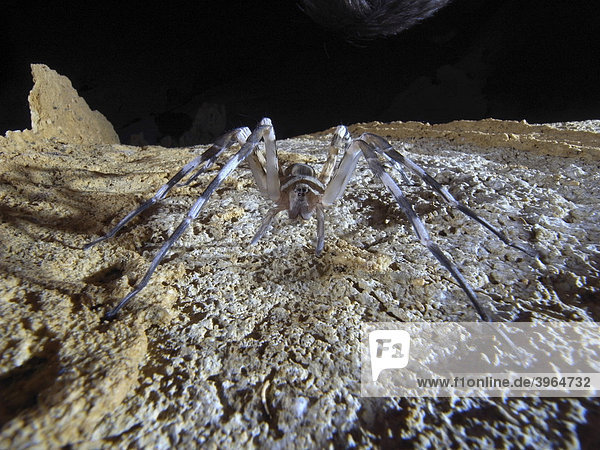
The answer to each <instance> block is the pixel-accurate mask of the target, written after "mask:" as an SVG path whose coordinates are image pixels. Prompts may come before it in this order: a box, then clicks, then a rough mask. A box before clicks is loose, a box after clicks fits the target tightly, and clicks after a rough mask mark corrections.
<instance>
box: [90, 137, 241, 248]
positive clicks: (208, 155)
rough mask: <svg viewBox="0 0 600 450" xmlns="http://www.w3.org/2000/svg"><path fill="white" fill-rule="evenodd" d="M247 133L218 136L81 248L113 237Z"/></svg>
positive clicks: (210, 163)
mask: <svg viewBox="0 0 600 450" xmlns="http://www.w3.org/2000/svg"><path fill="white" fill-rule="evenodd" d="M249 134H250V130H249V129H248V128H237V129H235V130H233V131H230V132H229V133H227V134H224V135H223V136H221V137H220V138H218V139H217V140H216V141H215V143H214V144H213V145H212V146H211V147H210V148H209V149H207V150H206V151H205V152H204V153H202V154H201V155H200V156H198V157H196V158H194V159H193V160H192V161H190V162H189V163H187V164H186V165H185V166H183V168H182V169H181V170H180V171H179V172H177V173H176V174H175V176H173V178H171V179H170V180H169V181H168V182H167V183H166V184H164V185H163V186H161V187H160V189H159V190H158V191H157V192H156V194H154V196H153V197H152V198H150V199H148V200H146V201H145V202H144V203H142V204H141V205H140V206H139V207H138V208H137V209H135V210H133V211H131V212H130V213H129V214H127V215H126V216H125V217H123V218H122V219H121V220H120V221H119V223H118V224H116V225H115V226H114V228H112V229H111V230H110V231H109V232H108V233H106V234H105V235H104V236H102V237H100V238H98V239H96V240H94V241H92V242H90V243H88V244H86V245H84V246H83V249H84V250H87V249H88V248H90V247H93V246H94V245H96V244H98V243H99V242H102V241H105V240H106V239H110V238H111V237H113V236H114V235H115V234H117V233H118V231H119V230H120V229H121V228H123V227H124V226H125V225H127V223H129V222H130V221H131V220H132V219H133V218H134V217H136V216H137V215H138V214H140V213H142V212H144V211H145V210H147V209H148V208H150V207H151V206H152V205H154V204H155V203H156V202H158V201H160V200H162V199H163V198H165V197H166V195H167V194H168V193H169V191H170V190H171V189H172V188H173V187H174V186H181V185H188V184H189V183H190V182H191V181H192V180H193V179H195V178H196V177H197V176H198V175H200V174H201V173H203V172H205V171H206V170H208V169H209V168H210V167H211V166H212V165H213V163H214V162H215V161H216V159H217V158H218V157H219V155H220V154H222V153H223V152H224V151H225V150H227V149H228V148H230V147H231V146H232V145H234V144H235V143H236V142H239V143H240V144H243V143H244V142H246V139H247V138H248V135H249ZM200 165H201V167H200V168H199V169H198V171H197V172H196V173H195V174H194V175H192V176H191V177H190V179H189V180H188V181H186V182H185V183H183V184H181V185H179V184H177V183H178V182H179V181H180V180H182V179H183V178H184V177H185V176H186V175H187V174H188V173H190V172H191V171H192V170H194V169H195V168H196V167H198V166H200Z"/></svg>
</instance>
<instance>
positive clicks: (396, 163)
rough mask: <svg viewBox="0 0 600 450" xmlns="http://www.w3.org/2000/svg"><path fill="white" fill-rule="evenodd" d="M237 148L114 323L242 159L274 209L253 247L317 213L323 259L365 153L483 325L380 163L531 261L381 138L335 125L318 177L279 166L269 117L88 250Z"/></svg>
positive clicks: (198, 162)
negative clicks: (281, 220) (331, 220)
mask: <svg viewBox="0 0 600 450" xmlns="http://www.w3.org/2000/svg"><path fill="white" fill-rule="evenodd" d="M261 141H263V142H264V151H262V150H261V148H260V146H259V144H260V142H261ZM236 144H239V145H241V148H240V149H239V150H238V152H237V153H235V155H234V156H232V157H231V158H230V159H229V160H228V161H227V162H226V163H225V164H224V165H223V167H222V168H221V169H220V170H219V171H218V173H217V175H216V176H215V177H214V178H213V179H212V181H211V182H210V183H209V185H208V186H207V187H206V189H205V190H204V192H202V195H200V197H199V198H198V199H197V200H196V201H195V202H194V204H193V205H192V207H191V208H190V210H189V211H188V213H187V215H186V217H185V218H184V219H183V220H182V222H181V223H180V224H179V226H178V227H177V228H176V229H175V231H174V232H173V233H172V234H171V236H169V238H168V239H167V240H166V241H165V242H164V243H163V245H162V247H161V248H160V250H159V251H158V253H157V254H156V255H155V256H154V259H153V260H152V263H151V264H150V267H149V268H148V270H147V271H146V274H145V275H144V277H143V278H142V280H141V281H140V282H139V283H138V284H137V285H136V286H135V287H134V289H133V290H132V291H131V292H130V293H129V294H127V295H126V296H125V297H124V298H123V299H122V300H121V301H120V302H119V304H118V305H117V306H116V307H115V308H113V309H112V310H111V311H109V312H108V313H107V314H106V315H105V318H106V319H113V318H115V317H116V315H117V314H118V312H119V311H120V310H121V308H123V307H124V306H125V305H126V304H127V303H129V301H131V299H133V298H134V297H135V296H136V295H137V294H138V293H139V292H140V291H141V290H142V289H143V288H144V287H145V286H146V285H147V284H148V282H149V281H150V278H151V277H152V274H153V273H154V271H155V270H156V268H157V266H158V264H159V263H160V261H161V260H162V259H163V258H164V256H165V254H166V253H167V252H168V251H169V249H170V248H171V247H172V246H173V244H174V243H175V242H176V241H177V240H178V239H179V237H180V236H181V235H182V234H183V233H184V232H185V230H186V229H187V228H188V227H189V225H190V224H191V223H192V221H193V220H194V219H196V218H197V217H198V214H199V213H200V211H201V210H202V207H203V206H204V204H205V203H206V202H207V201H208V199H209V198H210V196H211V195H212V193H213V192H214V191H215V190H216V189H217V188H218V187H219V185H220V184H221V183H222V182H223V180H224V179H225V178H227V177H228V176H229V175H230V174H231V173H232V172H233V171H234V170H235V169H236V168H237V167H238V166H239V165H240V164H241V163H242V162H243V161H248V165H249V166H250V170H251V171H252V175H253V177H254V181H255V182H256V186H257V187H258V190H259V191H260V192H261V194H262V195H263V196H264V197H266V198H268V199H269V200H271V201H272V202H274V203H275V206H273V207H272V208H271V209H270V210H269V212H268V213H267V215H266V216H265V218H264V219H263V221H262V224H261V225H260V227H259V228H258V231H257V232H256V234H255V235H254V237H253V239H252V242H251V244H255V243H256V242H257V241H258V240H259V239H260V238H261V237H262V236H263V235H264V234H265V232H266V231H267V229H268V228H269V225H270V224H271V222H272V220H273V219H274V218H275V216H276V215H277V214H278V213H280V212H281V211H284V210H285V211H287V212H288V215H289V217H290V218H291V219H303V220H307V219H310V218H311V217H312V216H313V215H315V216H316V219H317V243H316V248H315V250H316V253H317V255H319V254H321V252H322V251H323V247H324V242H325V208H327V207H330V206H332V205H333V204H334V203H335V202H336V200H338V199H339V198H340V197H341V196H342V194H343V193H344V190H345V188H346V185H347V184H348V181H349V180H350V177H351V176H352V174H353V172H354V169H355V168H356V164H357V163H358V160H359V158H360V156H361V155H363V156H364V158H365V159H366V161H367V164H368V166H369V168H370V169H371V171H372V172H373V173H374V174H375V175H376V176H377V177H378V178H379V179H380V180H381V182H382V183H383V184H384V185H385V187H386V188H387V189H388V190H389V191H390V192H391V194H392V196H393V197H394V199H395V200H396V202H397V204H398V206H399V207H400V209H401V210H402V212H403V213H404V214H406V216H407V217H408V219H409V220H410V222H411V224H412V226H413V228H414V231H415V234H416V235H417V238H418V239H419V240H420V241H421V243H422V244H423V245H425V246H426V247H427V248H428V249H429V251H430V252H431V253H432V254H433V256H435V258H436V259H437V260H438V261H439V262H440V264H441V265H442V266H444V267H445V268H446V269H447V270H448V271H449V272H450V274H451V275H452V276H453V277H454V279H455V280H456V281H457V282H458V284H459V285H460V287H461V288H462V289H463V291H464V292H465V293H466V294H467V297H468V298H469V300H470V301H471V303H472V304H473V307H474V308H475V310H476V311H477V313H478V314H479V316H480V317H481V318H482V319H483V320H484V321H488V322H490V321H491V318H490V316H489V315H488V314H487V313H486V312H485V311H484V309H483V308H482V307H481V305H480V304H479V301H478V299H477V295H476V294H475V292H474V291H473V289H472V288H471V286H470V285H469V283H468V282H467V280H466V279H465V278H464V277H463V275H462V274H461V272H460V271H459V270H458V268H457V267H456V265H455V264H454V263H453V262H452V261H451V260H450V259H449V258H448V257H447V256H446V255H445V254H444V253H443V252H442V251H441V249H440V248H439V247H438V246H437V245H436V244H435V243H434V242H433V241H431V239H430V238H429V233H428V232H427V229H426V228H425V225H424V223H423V222H422V221H421V219H420V218H419V217H418V216H417V214H416V213H415V211H414V209H413V207H412V205H411V204H410V203H409V202H408V200H407V198H406V197H405V196H404V194H403V193H402V190H401V189H400V186H399V185H398V183H397V182H396V181H395V180H394V179H393V178H392V177H391V175H390V174H389V173H388V171H387V170H386V168H385V166H384V163H382V161H381V160H382V159H383V160H384V161H386V162H387V163H391V165H392V166H393V167H394V169H396V170H397V171H398V172H399V173H400V175H401V177H402V178H403V179H404V180H405V181H408V178H407V176H406V174H405V173H404V171H403V168H408V169H410V170H411V171H413V172H414V173H415V174H416V175H418V176H419V177H420V178H421V179H422V180H423V181H424V182H425V183H426V184H427V185H429V186H430V187H431V188H432V189H433V190H434V191H435V192H436V193H438V194H439V195H440V196H441V197H442V198H443V199H444V201H446V202H447V203H449V204H450V205H451V206H453V207H454V208H456V209H458V210H459V211H461V212H462V213H464V214H466V215H467V216H469V217H471V218H472V219H474V220H476V221H477V222H479V223H480V224H481V225H483V226H484V227H485V228H487V229H488V230H489V231H491V232H492V233H494V234H495V235H496V236H497V237H498V238H500V239H501V240H502V241H503V242H504V243H505V244H507V245H509V246H511V247H514V248H517V249H519V250H521V251H523V252H525V253H527V254H529V255H531V256H534V253H533V251H532V250H530V249H528V248H525V247H523V246H520V245H518V244H516V243H514V242H511V241H510V240H509V239H508V238H507V237H506V236H505V234H504V233H503V232H502V231H500V230H497V229H496V228H494V227H493V226H492V225H491V224H490V223H489V222H487V221H486V220H485V219H483V218H481V217H479V216H478V215H477V214H476V213H475V212H474V211H472V210H471V209H469V208H467V207H466V206H465V205H463V204H461V203H460V202H458V201H457V200H456V199H455V198H454V197H453V196H452V195H451V194H450V192H449V191H448V190H447V189H446V188H445V187H443V186H442V185H440V184H439V183H438V182H437V181H436V180H435V179H434V178H433V177H431V176H430V175H429V174H428V173H427V172H425V170H423V169H422V168H421V167H420V166H418V165H417V164H415V163H414V162H413V161H412V160H410V159H409V158H407V157H406V156H403V155H401V154H400V153H398V152H397V151H396V150H395V149H394V148H393V147H392V145H391V144H389V143H388V142H387V141H386V140H385V139H384V138H382V137H380V136H377V135H375V134H372V133H363V134H362V135H361V136H359V137H358V138H356V139H352V138H351V136H350V133H349V132H348V130H347V128H346V127H345V126H338V127H337V129H336V131H335V133H334V135H333V139H332V141H331V144H330V146H329V151H328V155H327V160H326V162H325V164H324V165H323V168H322V169H321V172H320V173H319V174H318V175H317V174H316V173H315V170H314V169H313V168H312V167H311V166H309V165H307V164H300V163H296V164H292V165H290V166H288V167H287V168H285V169H282V168H281V167H280V166H279V160H278V157H277V148H276V143H275V131H274V129H273V125H272V124H271V120H270V119H267V118H265V119H262V120H261V122H260V123H259V125H258V126H257V127H256V128H255V129H254V131H252V132H250V129H249V128H246V127H244V128H237V129H235V130H232V131H230V132H229V133H226V134H224V135H223V136H221V137H219V138H218V139H217V140H216V141H215V143H214V144H213V145H212V146H211V147H210V148H209V149H208V150H206V151H205V152H204V153H202V154H201V155H200V156H198V157H196V158H195V159H193V160H192V161H190V162H189V163H187V164H186V165H185V166H184V167H183V168H182V169H181V170H180V171H179V172H177V174H175V176H173V178H171V179H170V180H169V181H168V182H167V183H166V184H165V185H163V186H162V187H161V188H160V189H159V190H158V191H157V192H156V194H155V195H154V196H153V197H152V198H150V199H149V200H146V201H145V202H144V203H142V205H140V206H139V207H138V208H137V209H135V210H134V211H131V212H130V213H129V214H127V215H126V216H125V217H124V218H123V219H121V221H120V222H119V223H117V225H116V226H115V227H114V228H112V229H111V230H110V231H109V232H108V233H106V234H105V235H104V236H102V237H100V238H98V239H96V240H95V241H93V242H90V243H89V244H87V245H85V246H84V249H88V248H90V247H92V246H93V245H95V244H97V243H99V242H101V241H104V240H105V239H108V238H111V237H112V236H114V235H115V234H116V233H117V232H118V231H119V230H120V229H121V228H123V226H125V225H126V224H127V223H128V222H129V221H130V220H131V219H133V218H134V217H135V216H137V215H138V214H140V213H141V212H142V211H145V210H146V209H148V208H149V207H150V206H152V205H153V204H154V203H156V202H158V201H160V200H162V199H163V198H164V197H165V196H166V195H167V193H168V192H169V191H170V190H171V189H172V188H173V187H174V186H181V185H188V184H190V183H191V182H192V181H193V180H194V179H195V178H196V177H197V176H198V175H200V174H202V173H203V172H205V171H206V170H208V169H209V168H210V167H211V166H212V165H213V164H214V162H215V161H216V159H217V158H218V157H219V155H221V154H222V153H223V152H225V151H226V150H227V149H229V148H231V147H232V146H234V145H236ZM341 151H343V152H344V154H343V157H342V159H341V160H340V162H339V164H338V165H337V167H336V162H337V156H338V153H340V152H341ZM195 169H197V170H196V172H195V173H194V174H193V175H191V176H190V177H189V178H188V179H187V181H185V183H180V182H181V180H182V179H184V178H185V177H186V176H187V175H188V174H190V173H191V172H192V171H193V170H195Z"/></svg>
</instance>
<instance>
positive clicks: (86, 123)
mask: <svg viewBox="0 0 600 450" xmlns="http://www.w3.org/2000/svg"><path fill="white" fill-rule="evenodd" d="M31 73H32V75H33V81H34V86H33V89H32V90H31V92H30V93H29V109H30V111H31V130H24V131H9V132H8V133H7V137H8V136H10V137H11V139H13V140H17V139H19V138H22V139H24V140H26V141H31V140H36V139H52V140H56V141H59V142H68V143H70V144H118V143H119V137H118V136H117V133H116V132H115V130H114V128H113V126H112V124H111V123H110V122H109V121H108V120H106V117H104V116H103V115H102V113H100V112H98V111H92V110H91V109H90V107H89V106H88V104H87V103H86V102H85V100H84V99H83V98H81V97H80V96H79V94H78V93H77V91H76V90H75V89H74V88H73V85H72V84H71V80H69V79H68V78H67V77H65V76H63V75H59V74H58V73H56V71H54V70H52V69H50V68H49V67H48V66H46V65H44V64H32V65H31Z"/></svg>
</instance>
